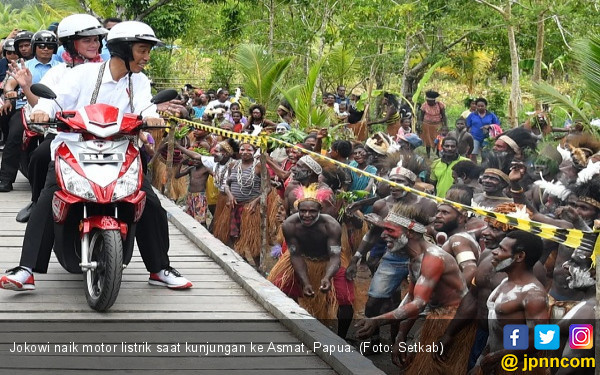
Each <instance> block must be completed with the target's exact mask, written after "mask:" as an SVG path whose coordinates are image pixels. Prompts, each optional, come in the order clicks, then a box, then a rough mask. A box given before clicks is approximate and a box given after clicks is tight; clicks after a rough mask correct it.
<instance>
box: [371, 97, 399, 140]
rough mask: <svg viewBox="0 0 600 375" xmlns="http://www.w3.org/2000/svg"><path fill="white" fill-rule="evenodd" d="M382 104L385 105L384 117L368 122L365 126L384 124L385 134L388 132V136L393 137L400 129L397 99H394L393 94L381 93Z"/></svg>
mask: <svg viewBox="0 0 600 375" xmlns="http://www.w3.org/2000/svg"><path fill="white" fill-rule="evenodd" d="M382 104H383V105H384V107H385V111H384V117H383V118H382V119H379V120H375V121H371V122H368V123H367V126H371V125H375V124H385V125H386V126H387V129H386V132H387V134H389V135H390V137H395V136H396V134H398V130H399V129H400V113H399V111H398V108H399V107H400V104H399V103H398V99H396V96H395V95H394V94H390V93H387V92H386V93H384V94H383V103H382Z"/></svg>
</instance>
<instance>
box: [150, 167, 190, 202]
mask: <svg viewBox="0 0 600 375" xmlns="http://www.w3.org/2000/svg"><path fill="white" fill-rule="evenodd" d="M177 169H178V165H176V164H174V165H173V167H172V168H171V170H170V171H167V164H166V161H165V159H164V158H163V157H161V156H158V157H157V158H156V159H154V162H153V163H152V185H153V186H154V187H155V188H157V189H158V190H159V191H160V192H161V193H165V192H166V190H167V186H166V185H167V179H168V178H169V177H170V178H171V186H169V195H168V196H167V198H170V199H172V200H173V201H175V202H177V201H179V200H182V199H184V198H185V197H186V196H187V191H188V185H189V177H188V176H184V177H181V178H175V173H177Z"/></svg>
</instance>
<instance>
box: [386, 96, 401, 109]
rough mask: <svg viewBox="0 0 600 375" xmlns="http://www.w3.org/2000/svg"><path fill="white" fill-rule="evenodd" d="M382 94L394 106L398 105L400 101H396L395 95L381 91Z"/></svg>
mask: <svg viewBox="0 0 600 375" xmlns="http://www.w3.org/2000/svg"><path fill="white" fill-rule="evenodd" d="M383 96H384V97H385V98H386V99H387V100H388V102H389V103H390V104H391V105H393V106H394V107H396V108H399V107H400V103H398V99H396V95H394V94H392V93H389V92H385V93H383Z"/></svg>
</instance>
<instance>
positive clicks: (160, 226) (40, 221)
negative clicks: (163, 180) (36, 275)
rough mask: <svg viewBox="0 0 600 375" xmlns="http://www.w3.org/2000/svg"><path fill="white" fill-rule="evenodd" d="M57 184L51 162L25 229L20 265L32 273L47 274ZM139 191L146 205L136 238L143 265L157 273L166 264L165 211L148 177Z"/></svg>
mask: <svg viewBox="0 0 600 375" xmlns="http://www.w3.org/2000/svg"><path fill="white" fill-rule="evenodd" d="M58 190H59V187H58V185H57V183H56V174H55V171H54V163H50V164H49V166H48V173H47V175H46V184H45V186H44V189H42V191H41V193H40V196H39V198H38V202H37V204H36V205H35V207H34V208H33V211H32V212H31V217H30V218H29V221H28V222H27V227H26V228H25V238H24V239H23V247H22V249H21V261H20V263H19V265H20V266H23V267H30V268H32V269H33V270H34V271H35V272H40V273H46V271H47V270H48V262H49V261H50V254H51V253H52V246H53V245H54V219H53V215H52V197H53V196H54V192H55V191H58ZM142 191H144V192H146V207H145V208H144V212H143V213H142V217H141V218H140V221H139V222H138V223H137V230H136V233H135V238H136V241H137V244H138V247H139V249H140V254H141V256H142V260H143V261H144V265H145V266H146V269H147V270H148V271H149V272H158V271H160V270H162V269H164V268H167V267H168V266H169V256H168V254H167V252H168V251H169V227H168V220H167V213H166V211H165V210H164V208H162V206H161V205H160V200H159V199H158V196H156V194H155V193H154V190H152V185H151V184H150V181H149V179H148V178H146V177H145V178H144V183H143V184H142Z"/></svg>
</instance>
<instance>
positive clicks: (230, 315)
mask: <svg viewBox="0 0 600 375" xmlns="http://www.w3.org/2000/svg"><path fill="white" fill-rule="evenodd" d="M5 306H6V305H4V304H3V305H2V307H3V308H5ZM0 319H7V320H15V319H18V320H33V321H43V320H49V321H53V320H86V321H88V320H90V319H94V320H132V321H140V320H144V319H148V320H156V319H163V320H175V319H176V320H177V321H183V320H193V321H196V320H259V319H262V320H272V319H273V316H272V315H271V314H269V313H266V312H255V311H250V312H248V311H237V312H231V311H219V312H216V311H212V312H206V311H204V312H201V311H196V312H187V311H185V312H178V313H177V314H167V313H165V312H133V313H130V312H121V311H111V312H110V313H109V314H105V313H99V312H96V311H93V310H91V309H88V310H87V311H86V310H82V311H78V312H64V311H58V312H53V313H52V314H48V313H47V312H45V311H37V312H36V311H18V312H0ZM0 365H1V363H0Z"/></svg>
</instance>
